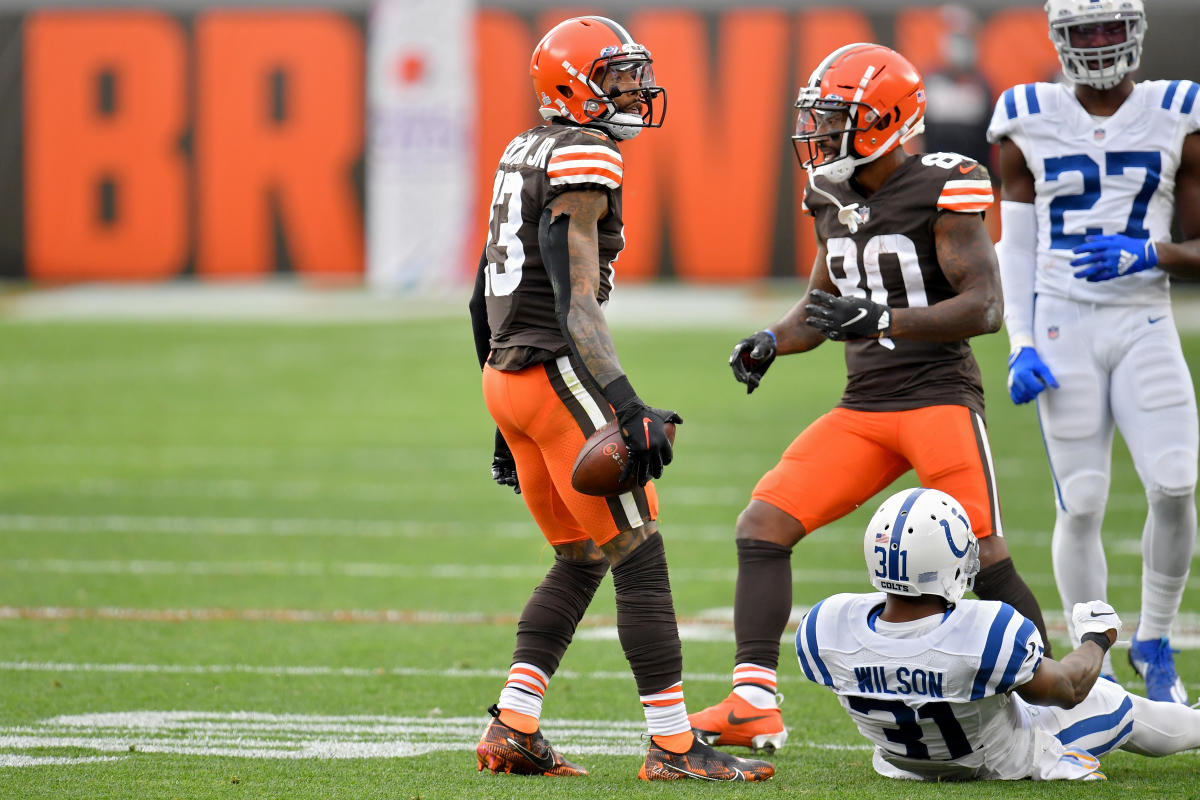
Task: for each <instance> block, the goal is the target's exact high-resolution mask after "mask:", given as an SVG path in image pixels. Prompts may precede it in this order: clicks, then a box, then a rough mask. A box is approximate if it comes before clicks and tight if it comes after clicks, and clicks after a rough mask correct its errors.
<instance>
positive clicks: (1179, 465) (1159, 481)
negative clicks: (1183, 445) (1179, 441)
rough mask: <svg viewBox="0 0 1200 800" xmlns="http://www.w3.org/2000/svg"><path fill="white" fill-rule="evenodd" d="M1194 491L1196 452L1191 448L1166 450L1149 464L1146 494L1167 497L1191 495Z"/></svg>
mask: <svg viewBox="0 0 1200 800" xmlns="http://www.w3.org/2000/svg"><path fill="white" fill-rule="evenodd" d="M1195 491H1196V454H1195V452H1193V451H1191V450H1185V449H1178V450H1168V451H1167V452H1165V453H1163V454H1162V455H1160V456H1159V457H1158V458H1157V459H1155V461H1154V463H1153V464H1151V465H1150V481H1149V485H1148V486H1147V487H1146V494H1147V496H1150V495H1152V494H1161V495H1165V496H1167V497H1184V496H1191V495H1192V494H1193V493H1194V492H1195Z"/></svg>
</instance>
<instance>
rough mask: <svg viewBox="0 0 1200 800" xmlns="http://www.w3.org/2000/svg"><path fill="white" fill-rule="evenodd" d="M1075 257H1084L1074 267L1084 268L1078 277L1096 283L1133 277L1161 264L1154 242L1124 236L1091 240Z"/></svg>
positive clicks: (1099, 237) (1079, 247) (1077, 260)
mask: <svg viewBox="0 0 1200 800" xmlns="http://www.w3.org/2000/svg"><path fill="white" fill-rule="evenodd" d="M1074 253H1075V255H1078V256H1082V257H1081V258H1077V259H1075V260H1074V261H1072V262H1071V266H1072V267H1083V269H1081V270H1079V271H1078V272H1076V273H1075V277H1076V278H1083V279H1084V280H1087V281H1091V282H1092V283H1095V282H1096V281H1107V280H1112V279H1113V278H1120V277H1123V276H1125V275H1132V274H1133V273H1135V272H1141V271H1142V270H1146V269H1150V268H1151V267H1153V266H1155V265H1157V264H1158V250H1157V249H1155V247H1154V242H1152V241H1150V240H1149V239H1134V238H1133V237H1131V236H1122V235H1121V234H1113V235H1111V236H1089V237H1087V240H1086V241H1085V242H1084V243H1083V244H1081V245H1079V246H1078V247H1076V248H1075V250H1074Z"/></svg>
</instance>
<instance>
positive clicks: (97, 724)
mask: <svg viewBox="0 0 1200 800" xmlns="http://www.w3.org/2000/svg"><path fill="white" fill-rule="evenodd" d="M485 724H486V717H485V716H483V715H479V716H472V717H437V716H433V717H411V716H394V717H388V716H373V715H372V716H368V715H351V716H344V715H343V716H331V715H320V714H311V715H310V714H270V713H264V712H248V711H232V712H211V711H121V712H113V713H91V714H75V715H63V716H59V717H52V718H49V719H42V720H38V721H37V722H35V723H33V724H32V725H24V726H16V727H7V728H3V727H0V748H2V749H4V750H9V751H11V750H31V749H35V748H63V747H70V748H76V749H80V750H92V751H96V752H100V753H121V754H123V757H125V758H129V757H130V756H129V754H130V753H173V754H184V755H200V756H224V757H231V756H232V757H239V758H260V759H349V758H407V757H412V756H419V755H425V754H427V753H432V752H436V751H443V750H455V751H466V752H470V751H471V750H472V749H474V746H475V744H476V743H478V741H479V736H480V734H481V733H482V731H483V728H484V726H485ZM644 729H645V723H644V722H642V721H641V720H637V721H634V720H601V719H546V720H543V730H544V731H545V732H546V735H547V737H549V738H551V739H552V740H553V741H554V742H555V744H556V745H557V746H558V748H559V749H560V750H561V751H562V752H564V753H566V754H568V755H585V756H586V755H610V756H640V755H643V754H644V753H645V752H646V744H645V742H644V741H642V739H641V737H640V734H641V733H642V732H643V731H644ZM798 746H799V747H807V748H813V749H828V750H869V749H870V747H869V745H867V744H865V743H859V744H839V743H827V742H800V743H798ZM113 758H116V757H115V756H101V757H84V758H71V759H48V758H46V757H43V756H40V755H39V756H32V755H25V754H22V753H13V752H4V753H0V767H3V766H9V767H21V766H38V765H43V764H71V763H87V762H89V761H97V760H112V759H113Z"/></svg>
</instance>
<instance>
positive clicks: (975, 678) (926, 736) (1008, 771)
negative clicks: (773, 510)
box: [796, 489, 1200, 781]
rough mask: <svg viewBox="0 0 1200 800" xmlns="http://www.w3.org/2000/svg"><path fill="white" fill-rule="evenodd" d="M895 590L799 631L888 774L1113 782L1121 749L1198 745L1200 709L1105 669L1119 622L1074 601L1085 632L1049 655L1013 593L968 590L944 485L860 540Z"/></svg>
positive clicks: (970, 563) (911, 499)
mask: <svg viewBox="0 0 1200 800" xmlns="http://www.w3.org/2000/svg"><path fill="white" fill-rule="evenodd" d="M863 550H864V554H865V556H866V561H867V572H868V574H869V575H870V580H871V583H872V584H873V585H874V586H875V588H877V589H879V590H880V592H882V593H878V592H877V593H872V594H838V595H834V596H833V597H829V598H827V599H825V600H822V601H821V602H820V603H817V604H816V605H815V606H813V608H812V609H811V610H810V611H809V612H808V613H807V614H806V615H805V616H804V618H803V619H802V620H801V622H800V627H799V629H798V630H797V631H796V654H797V657H798V658H799V661H800V667H801V669H802V670H803V671H804V675H805V676H806V677H807V678H808V679H809V680H811V681H813V682H814V683H818V684H822V685H824V686H827V687H829V688H830V689H832V690H833V691H834V692H835V693H836V694H837V696H838V700H839V701H841V704H842V707H843V708H845V709H846V712H847V713H848V714H849V715H850V718H851V719H853V720H854V723H855V725H857V726H858V730H859V732H860V733H862V735H863V736H865V737H866V738H867V739H869V740H870V741H871V742H872V743H873V744H874V745H875V754H874V756H873V758H872V764H873V766H874V767H875V771H876V772H878V773H879V774H881V775H884V776H886V777H891V778H906V779H910V780H931V781H932V780H971V779H978V780H1019V779H1022V778H1032V779H1034V780H1061V779H1082V780H1103V779H1104V777H1105V776H1104V774H1103V773H1102V772H1100V771H1099V761H1098V760H1097V759H1098V757H1099V756H1101V755H1103V754H1104V753H1107V752H1109V751H1111V750H1113V749H1115V748H1121V749H1123V750H1128V751H1131V752H1134V753H1140V754H1142V755H1149V756H1163V755H1169V754H1171V753H1178V752H1180V751H1183V750H1189V749H1193V748H1197V747H1200V711H1197V710H1194V709H1190V708H1187V707H1185V706H1181V705H1178V704H1176V703H1160V702H1155V701H1153V700H1147V699H1145V698H1143V697H1138V696H1136V695H1131V694H1129V693H1128V692H1126V691H1125V690H1124V689H1122V688H1121V687H1120V686H1119V685H1118V684H1116V683H1112V682H1111V681H1097V680H1096V678H1097V676H1098V675H1099V673H1100V664H1101V660H1102V658H1103V656H1104V654H1105V653H1106V652H1107V651H1108V648H1109V647H1111V646H1112V644H1113V642H1115V641H1116V638H1117V633H1118V631H1119V630H1120V627H1121V621H1120V619H1119V618H1118V617H1117V615H1116V612H1114V611H1113V609H1112V606H1110V605H1108V604H1107V603H1104V602H1101V601H1098V600H1094V601H1091V602H1089V603H1080V604H1079V605H1077V606H1076V607H1075V608H1074V610H1073V611H1074V613H1073V619H1072V625H1073V629H1074V633H1075V635H1076V637H1078V638H1079V639H1080V640H1081V643H1080V645H1079V647H1078V648H1076V649H1075V650H1074V651H1073V652H1071V653H1068V654H1067V655H1066V656H1065V657H1064V658H1063V659H1062V661H1054V660H1052V659H1050V658H1049V657H1046V656H1044V655H1043V650H1042V638H1041V635H1040V634H1039V633H1038V631H1037V628H1036V627H1035V626H1034V624H1033V623H1032V622H1030V621H1029V620H1028V619H1026V618H1025V617H1023V616H1021V614H1020V613H1019V612H1017V611H1015V610H1014V609H1013V607H1012V606H1010V605H1008V604H1007V603H1003V602H999V601H995V600H969V599H968V600H964V599H963V593H964V592H966V590H967V589H969V588H970V587H971V583H972V581H973V580H974V577H975V574H976V572H977V571H978V569H979V544H978V541H977V540H976V538H975V534H974V533H972V531H971V523H970V520H969V519H968V518H967V515H966V513H965V511H964V510H963V506H962V504H961V503H959V502H958V501H957V500H955V499H954V498H953V497H951V496H950V495H948V494H946V493H944V492H939V491H937V490H936V489H906V490H904V491H902V492H900V493H898V494H895V495H892V496H891V497H889V498H888V499H887V500H885V501H884V503H883V505H881V506H880V507H879V510H878V511H876V512H875V515H874V516H873V517H872V518H871V521H870V523H868V525H867V530H866V536H865V537H864V540H863Z"/></svg>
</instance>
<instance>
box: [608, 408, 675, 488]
mask: <svg viewBox="0 0 1200 800" xmlns="http://www.w3.org/2000/svg"><path fill="white" fill-rule="evenodd" d="M613 410H614V411H615V412H616V414H617V423H618V424H619V425H620V426H621V438H623V439H624V440H625V446H626V447H627V448H628V449H629V458H628V459H627V460H626V461H625V466H624V468H622V470H621V476H620V478H619V482H620V481H624V480H625V479H626V478H628V477H629V476H630V475H633V476H634V480H635V481H637V485H638V486H645V485H646V482H647V481H649V480H650V479H651V478H661V477H662V474H663V467H665V466H666V465H667V464H670V463H671V459H672V458H673V457H674V453H673V450H672V447H671V440H670V439H668V438H667V432H666V429H665V426H666V424H667V423H668V422H673V423H675V424H676V425H679V424H681V423H682V422H683V418H682V417H680V416H679V415H678V414H676V413H675V412H674V411H666V410H665V409H661V408H651V407H650V406H648V405H646V404H645V403H643V402H642V401H641V399H640V398H638V397H636V396H635V397H634V398H633V400H632V401H630V402H628V403H626V404H625V405H623V406H621V407H620V408H614V409H613Z"/></svg>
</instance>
